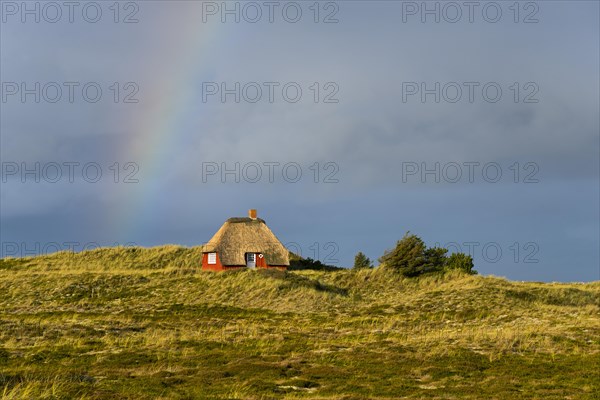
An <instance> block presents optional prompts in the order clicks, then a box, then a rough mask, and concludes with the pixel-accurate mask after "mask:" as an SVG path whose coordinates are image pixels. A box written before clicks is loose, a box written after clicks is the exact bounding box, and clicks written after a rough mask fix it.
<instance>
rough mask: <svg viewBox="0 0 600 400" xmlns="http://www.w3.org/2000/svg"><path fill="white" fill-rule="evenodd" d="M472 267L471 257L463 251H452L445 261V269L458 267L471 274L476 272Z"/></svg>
mask: <svg viewBox="0 0 600 400" xmlns="http://www.w3.org/2000/svg"><path fill="white" fill-rule="evenodd" d="M474 267H475V265H474V264H473V257H471V256H470V255H468V254H464V253H452V254H451V255H450V257H448V261H447V262H446V269H449V270H450V269H458V270H461V271H465V272H466V273H468V274H472V275H475V274H477V271H475V270H474V269H473V268H474Z"/></svg>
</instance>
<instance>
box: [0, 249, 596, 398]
mask: <svg viewBox="0 0 600 400" xmlns="http://www.w3.org/2000/svg"><path fill="white" fill-rule="evenodd" d="M200 260H201V252H200V250H199V249H198V248H191V249H188V248H181V247H177V246H164V247H158V248H152V249H141V248H132V249H130V248H127V249H126V248H111V249H97V250H93V251H88V252H84V253H79V254H72V253H67V252H62V253H56V254H53V255H47V256H40V257H31V258H22V259H3V260H0V397H1V398H3V399H115V398H119V399H151V398H152V399H280V398H285V399H309V398H310V399H345V400H351V399H391V398H415V399H417V398H418V399H458V398H460V399H541V398H544V399H598V398H599V396H598V393H599V392H600V385H599V383H598V382H600V374H599V372H598V371H599V368H598V366H599V365H600V319H599V317H598V316H599V309H600V282H593V283H586V284H572V283H570V284H565V283H552V284H545V283H534V282H527V283H525V282H511V281H508V280H505V279H500V278H495V277H481V276H467V275H461V274H458V273H453V274H447V275H436V276H429V277H424V278H421V279H405V278H401V277H399V276H397V275H395V274H393V273H390V272H389V271H384V270H377V269H375V270H364V271H358V272H353V271H296V272H281V271H236V272H225V273H211V272H201V271H199V269H198V268H199V265H200Z"/></svg>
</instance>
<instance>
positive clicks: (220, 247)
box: [202, 210, 290, 271]
mask: <svg viewBox="0 0 600 400" xmlns="http://www.w3.org/2000/svg"><path fill="white" fill-rule="evenodd" d="M202 253H203V254H202V269H203V270H210V271H224V270H227V269H234V268H246V267H247V268H278V269H287V267H288V266H289V265H290V259H289V253H288V250H287V249H286V248H285V247H284V246H283V244H281V242H280V241H279V239H277V237H276V236H275V235H274V234H273V232H271V230H270V229H269V227H268V226H267V224H266V223H265V221H264V220H262V219H260V218H257V217H256V210H250V211H249V212H248V217H246V218H229V219H228V220H227V221H225V223H224V224H223V226H221V229H219V230H218V231H217V233H215V235H214V236H213V237H212V239H210V241H209V242H208V243H206V245H204V247H203V249H202Z"/></svg>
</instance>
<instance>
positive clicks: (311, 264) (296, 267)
mask: <svg viewBox="0 0 600 400" xmlns="http://www.w3.org/2000/svg"><path fill="white" fill-rule="evenodd" d="M341 269H343V268H340V267H336V266H334V265H327V264H323V263H322V262H321V261H319V260H313V259H312V258H310V257H308V258H303V257H300V256H298V255H297V254H294V253H292V252H290V266H289V270H290V271H304V270H313V271H339V270H341Z"/></svg>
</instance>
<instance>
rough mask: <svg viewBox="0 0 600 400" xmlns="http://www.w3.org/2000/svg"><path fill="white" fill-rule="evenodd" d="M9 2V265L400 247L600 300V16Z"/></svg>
mask: <svg viewBox="0 0 600 400" xmlns="http://www.w3.org/2000/svg"><path fill="white" fill-rule="evenodd" d="M68 4H71V5H65V4H64V2H35V1H29V2H20V1H19V2H13V1H4V0H3V1H1V2H0V12H1V25H0V58H1V61H0V81H1V84H2V87H1V99H0V107H1V109H0V157H1V173H2V174H1V186H0V188H1V189H0V236H1V237H0V242H1V244H2V248H1V255H2V257H7V256H24V255H31V254H39V253H49V252H53V251H57V250H67V249H72V250H75V251H82V250H85V249H89V248H94V247H98V246H114V245H139V246H157V245H163V244H179V245H183V246H197V245H201V244H202V243H205V242H207V241H208V240H209V239H210V238H211V237H212V235H213V234H214V233H215V232H216V231H217V230H218V228H219V227H220V226H221V224H222V223H223V222H224V221H225V220H226V219H227V218H229V217H234V216H246V215H247V211H248V209H250V208H255V209H257V210H258V215H259V217H261V218H263V219H265V220H266V222H267V224H268V225H269V226H270V228H271V229H272V230H273V232H274V233H275V234H276V235H277V237H278V238H279V239H280V240H281V242H282V243H284V244H285V245H286V246H287V247H288V248H290V249H291V250H295V251H297V252H299V253H301V255H302V256H304V257H311V258H316V259H320V260H321V261H323V262H325V263H328V264H333V265H337V266H342V267H351V266H352V263H353V259H354V255H355V254H356V253H357V252H358V251H362V252H364V253H365V254H366V255H367V256H368V257H370V258H371V259H372V260H377V258H378V257H380V256H381V255H382V254H383V252H384V251H385V250H386V249H389V248H392V247H393V246H394V245H395V243H396V241H397V240H399V239H400V238H402V236H403V235H404V234H405V233H406V232H411V233H414V234H416V235H418V236H419V237H421V238H422V239H423V240H424V241H425V243H426V244H427V245H428V246H435V245H438V246H444V247H447V248H448V249H449V250H450V252H456V251H461V252H464V253H468V254H471V255H472V256H473V258H474V261H475V267H476V269H477V270H478V271H479V272H480V273H481V274H485V275H496V276H503V277H507V278H509V279H514V280H528V281H592V280H598V279H600V215H599V213H600V212H599V211H600V210H599V209H600V185H599V170H600V168H599V167H600V160H599V154H600V124H599V115H600V104H599V101H600V81H599V71H600V62H599V48H600V43H599V38H600V34H599V33H600V32H599V19H600V10H599V3H598V2H597V1H537V2H531V1H530V2H526V1H523V2H513V1H510V2H509V1H498V2H436V1H428V2H411V1H337V2H336V1H322V2H314V1H297V2H279V1H274V2H263V1H259V2H252V1H244V2H237V1H227V2H222V1H218V2H201V1H121V2H113V1H97V2H75V3H68Z"/></svg>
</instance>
